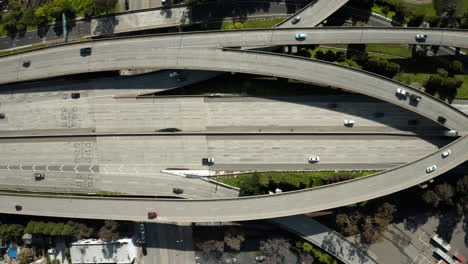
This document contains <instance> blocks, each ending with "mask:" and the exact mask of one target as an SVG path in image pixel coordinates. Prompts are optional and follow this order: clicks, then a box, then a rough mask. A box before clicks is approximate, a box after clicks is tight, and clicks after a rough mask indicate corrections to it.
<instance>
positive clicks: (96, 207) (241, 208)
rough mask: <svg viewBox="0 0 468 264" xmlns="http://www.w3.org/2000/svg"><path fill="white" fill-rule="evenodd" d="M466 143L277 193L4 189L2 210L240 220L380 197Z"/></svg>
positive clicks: (462, 150) (447, 163)
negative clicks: (139, 195)
mask: <svg viewBox="0 0 468 264" xmlns="http://www.w3.org/2000/svg"><path fill="white" fill-rule="evenodd" d="M447 149H450V150H451V151H452V155H450V156H449V157H448V158H445V159H444V158H442V157H441V153H442V152H443V151H445V150H447ZM466 149H468V137H463V138H460V139H458V140H457V141H455V142H453V143H451V144H449V145H447V146H445V147H444V148H441V149H440V150H439V151H437V152H435V153H433V154H431V155H429V156H426V157H423V158H421V159H419V160H417V161H415V162H412V163H410V164H407V165H404V166H401V167H398V168H396V169H391V170H387V171H385V172H382V173H379V174H374V175H371V176H367V177H363V178H358V179H354V180H350V181H347V182H341V183H337V184H331V185H326V186H322V187H318V188H313V189H307V190H300V191H293V192H287V193H281V194H274V195H261V196H252V197H241V198H230V199H210V200H198V199H194V200H172V199H167V200H164V199H155V200H149V199H130V198H126V199H124V198H88V197H72V196H70V197H68V196H67V197H57V196H47V197H46V196H37V195H13V194H0V211H1V212H2V213H9V214H26V215H40V216H52V217H53V216H57V217H73V218H91V219H115V220H133V221H149V220H148V219H147V212H148V211H157V212H158V214H159V216H158V218H157V219H156V220H155V221H162V222H165V221H168V222H210V221H241V220H253V219H265V218H273V217H279V216H287V215H296V214H301V213H306V212H314V211H320V210H326V209H331V208H336V207H340V206H344V205H348V204H352V203H357V202H361V201H365V200H369V199H373V198H377V197H380V196H383V195H387V194H390V193H393V192H396V191H400V190H403V189H406V188H409V187H411V186H414V185H416V184H419V183H422V182H424V181H427V180H429V179H432V178H434V177H436V176H438V175H440V174H442V173H444V172H445V171H447V170H449V169H451V168H453V167H454V166H456V165H457V164H460V163H462V162H464V161H465V160H466V159H467V158H468V155H467V153H466ZM433 164H435V165H437V170H436V171H434V172H433V173H430V174H428V173H426V172H425V170H426V168H427V167H428V166H431V165H433ZM17 204H20V205H22V206H23V210H22V211H16V210H15V205H17Z"/></svg>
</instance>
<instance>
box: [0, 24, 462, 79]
mask: <svg viewBox="0 0 468 264" xmlns="http://www.w3.org/2000/svg"><path fill="white" fill-rule="evenodd" d="M297 33H306V34H308V37H307V38H306V39H305V40H303V41H297V40H296V39H295V34H297ZM416 34H426V35H428V37H427V39H426V40H425V42H423V44H428V45H440V46H453V47H460V48H468V31H463V30H441V29H420V28H417V29H415V28H390V29H388V28H294V29H256V30H238V31H210V32H192V33H184V34H165V35H159V36H140V37H127V38H115V39H106V40H96V41H89V42H80V43H70V44H64V45H59V46H55V47H49V48H43V49H39V50H33V51H28V52H23V53H18V54H14V55H8V56H3V57H0V63H1V65H2V71H1V72H0V83H9V82H16V81H27V80H33V79H39V78H48V77H54V76H61V75H66V74H73V73H83V72H94V71H99V70H102V69H112V70H115V69H131V68H132V66H133V64H135V67H138V66H137V65H138V63H139V62H138V61H137V60H140V59H141V60H145V59H146V58H153V57H154V56H157V55H158V53H161V52H165V51H164V49H177V50H185V49H188V50H193V49H197V48H206V49H207V48H219V47H249V46H254V47H255V46H275V45H306V44H331V43H406V44H421V43H420V42H418V41H416V39H415V35H416ZM88 47H90V48H92V50H91V54H90V55H87V54H83V53H81V52H80V51H81V49H82V48H88ZM115 61H117V62H119V61H123V62H127V63H126V65H125V67H124V66H122V67H123V68H122V67H120V68H119V67H117V65H116V66H115V67H109V65H106V64H109V63H112V62H115ZM24 62H29V65H28V64H24ZM154 63H155V65H151V64H148V65H149V66H156V65H158V66H161V65H164V64H161V62H159V61H154Z"/></svg>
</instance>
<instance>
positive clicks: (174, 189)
mask: <svg viewBox="0 0 468 264" xmlns="http://www.w3.org/2000/svg"><path fill="white" fill-rule="evenodd" d="M172 192H174V193H175V194H182V193H184V189H182V188H177V187H174V188H173V189H172Z"/></svg>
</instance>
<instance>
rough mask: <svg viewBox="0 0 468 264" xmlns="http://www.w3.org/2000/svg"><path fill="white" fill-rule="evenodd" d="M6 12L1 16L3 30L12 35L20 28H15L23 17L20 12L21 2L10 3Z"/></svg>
mask: <svg viewBox="0 0 468 264" xmlns="http://www.w3.org/2000/svg"><path fill="white" fill-rule="evenodd" d="M8 8H9V9H8V12H7V13H5V14H3V15H2V23H3V28H4V29H5V30H6V31H7V33H8V34H14V33H16V32H17V31H18V28H20V29H21V28H22V27H23V26H22V25H20V26H18V27H17V25H18V24H20V23H19V20H20V19H21V17H22V16H23V13H22V12H21V2H19V1H12V2H10V4H9V6H8Z"/></svg>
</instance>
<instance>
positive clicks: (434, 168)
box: [426, 165, 437, 173]
mask: <svg viewBox="0 0 468 264" xmlns="http://www.w3.org/2000/svg"><path fill="white" fill-rule="evenodd" d="M436 169H437V166H436V165H432V166H430V167H428V168H427V169H426V172H427V173H431V172H433V171H435V170H436Z"/></svg>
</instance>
